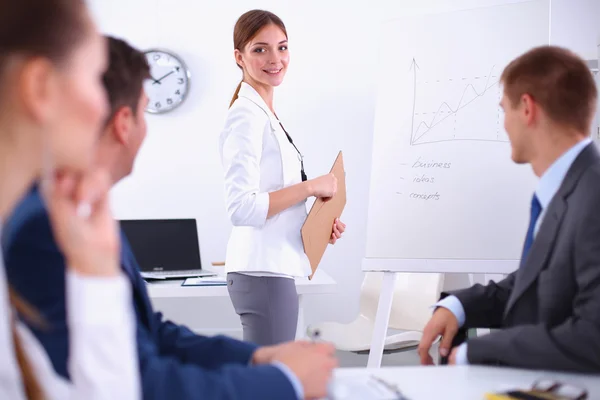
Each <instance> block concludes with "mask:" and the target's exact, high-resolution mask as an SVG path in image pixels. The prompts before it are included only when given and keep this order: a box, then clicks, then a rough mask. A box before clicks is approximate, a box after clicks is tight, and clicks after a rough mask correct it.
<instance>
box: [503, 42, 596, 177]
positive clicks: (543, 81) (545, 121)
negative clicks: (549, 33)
mask: <svg viewBox="0 0 600 400" xmlns="http://www.w3.org/2000/svg"><path fill="white" fill-rule="evenodd" d="M501 83H502V85H503V86H504V97H503V99H502V102H501V105H502V108H503V109H504V112H505V118H504V127H505V129H506V131H507V133H508V136H509V139H510V142H511V146H512V158H513V160H514V161H515V162H516V163H531V164H532V165H533V166H534V170H535V167H536V165H535V164H536V163H538V164H541V168H539V169H541V170H543V168H544V167H547V166H548V165H546V164H548V162H551V161H552V158H554V157H555V156H557V155H560V154H559V153H560V151H562V150H566V149H565V148H568V147H569V146H570V145H572V144H573V143H576V142H577V141H579V140H582V139H583V138H585V137H587V136H589V134H590V130H591V126H592V121H593V117H594V113H595V110H596V102H597V98H598V93H597V89H596V85H595V82H594V77H593V75H592V72H591V71H590V69H589V68H588V66H587V64H586V63H585V61H583V60H582V59H581V58H580V57H578V56H577V55H575V54H574V53H572V52H571V51H569V50H566V49H563V48H560V47H555V46H543V47H538V48H534V49H532V50H530V51H528V52H527V53H525V54H523V55H521V56H520V57H518V58H517V59H515V60H513V61H512V62H511V63H510V64H509V65H508V66H507V67H506V69H505V70H504V72H503V73H502V77H501ZM554 149H558V151H557V153H558V154H552V153H553V150H554ZM540 160H541V162H539V161H540ZM536 172H537V171H536Z"/></svg>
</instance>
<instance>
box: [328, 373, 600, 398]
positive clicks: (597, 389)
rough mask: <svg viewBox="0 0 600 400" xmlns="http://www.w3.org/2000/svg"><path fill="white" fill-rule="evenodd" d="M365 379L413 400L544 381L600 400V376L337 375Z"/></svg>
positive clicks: (479, 395)
mask: <svg viewBox="0 0 600 400" xmlns="http://www.w3.org/2000/svg"><path fill="white" fill-rule="evenodd" d="M365 375H376V376H378V377H380V378H382V379H384V380H386V381H388V382H389V383H394V384H396V385H397V386H398V389H400V391H401V392H402V393H403V394H404V395H405V396H407V397H408V398H409V399H410V400H430V399H444V400H483V399H484V397H483V396H484V394H485V393H488V392H493V391H500V390H506V389H514V388H529V387H531V385H532V384H533V383H534V382H535V381H536V380H538V379H541V378H548V379H554V380H557V381H559V382H562V383H570V384H573V385H577V386H579V387H581V388H584V389H587V390H588V392H589V396H588V399H589V400H594V399H600V376H598V375H595V376H592V375H573V374H564V373H555V372H543V371H527V370H522V369H513V368H499V367H481V366H436V367H393V368H388V367H384V368H373V369H369V368H367V369H365V368H339V369H337V370H336V371H335V372H334V376H335V377H339V378H341V379H345V378H352V377H353V376H365Z"/></svg>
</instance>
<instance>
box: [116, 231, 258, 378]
mask: <svg viewBox="0 0 600 400" xmlns="http://www.w3.org/2000/svg"><path fill="white" fill-rule="evenodd" d="M122 247H123V254H122V258H123V260H122V263H123V269H124V270H125V271H126V272H127V273H128V274H129V276H130V279H131V280H132V284H133V287H134V296H135V299H136V303H137V307H136V312H137V314H138V321H140V320H145V321H147V322H144V323H142V325H146V324H147V326H149V327H150V331H151V332H152V334H153V339H154V341H155V343H157V345H158V348H159V350H160V354H167V355H171V356H174V357H176V358H177V359H179V360H182V362H186V363H192V364H196V365H198V366H201V367H204V368H218V367H220V366H222V365H223V364H229V363H236V364H243V365H248V363H249V362H250V360H251V358H252V355H253V354H254V351H256V349H257V346H255V345H254V344H250V343H245V342H241V341H239V340H235V339H231V338H227V337H226V336H213V337H207V336H202V335H197V334H195V333H194V332H192V331H191V330H190V329H188V328H187V327H186V326H183V325H178V324H174V323H172V322H171V321H167V320H164V319H163V316H162V313H157V312H154V310H153V308H152V302H151V301H150V298H149V297H148V290H147V289H146V282H145V281H144V279H143V278H142V276H141V274H140V268H139V265H138V263H137V260H136V259H135V255H134V254H133V252H132V251H131V246H130V245H129V241H128V240H127V237H126V236H125V235H122Z"/></svg>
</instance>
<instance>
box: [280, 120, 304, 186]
mask: <svg viewBox="0 0 600 400" xmlns="http://www.w3.org/2000/svg"><path fill="white" fill-rule="evenodd" d="M279 126H281V129H283V132H284V133H285V136H287V138H288V140H289V141H290V143H291V144H292V146H294V149H296V152H297V153H298V158H299V159H300V176H301V177H302V182H304V181H306V180H307V179H308V178H307V176H306V173H305V172H304V156H303V155H302V153H300V150H298V147H296V145H295V144H294V141H293V140H292V137H291V136H290V134H289V133H287V131H286V130H285V128H284V127H283V124H282V123H281V121H279Z"/></svg>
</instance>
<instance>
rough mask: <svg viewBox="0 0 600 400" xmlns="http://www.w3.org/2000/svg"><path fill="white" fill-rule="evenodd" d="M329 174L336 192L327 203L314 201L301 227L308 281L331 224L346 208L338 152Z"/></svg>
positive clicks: (320, 256)
mask: <svg viewBox="0 0 600 400" xmlns="http://www.w3.org/2000/svg"><path fill="white" fill-rule="evenodd" d="M331 172H332V173H333V174H334V175H335V177H336V178H337V192H336V194H335V196H333V197H332V198H330V199H327V201H324V200H323V199H316V200H315V202H314V204H313V206H312V208H311V209H310V212H309V213H308V216H307V218H306V221H304V225H302V242H303V243H304V252H305V253H306V255H307V256H308V259H309V260H310V267H311V269H312V274H311V275H310V276H309V277H308V279H312V278H313V276H314V274H315V271H316V270H317V267H318V266H319V263H320V262H321V258H323V254H325V250H326V249H327V246H328V245H329V240H330V239H331V232H332V229H333V222H334V221H335V219H336V218H339V217H340V216H341V215H342V211H344V207H345V206H346V172H345V171H344V159H343V157H342V152H341V151H340V152H339V154H338V156H337V158H336V159H335V162H334V163H333V167H332V168H331Z"/></svg>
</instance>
